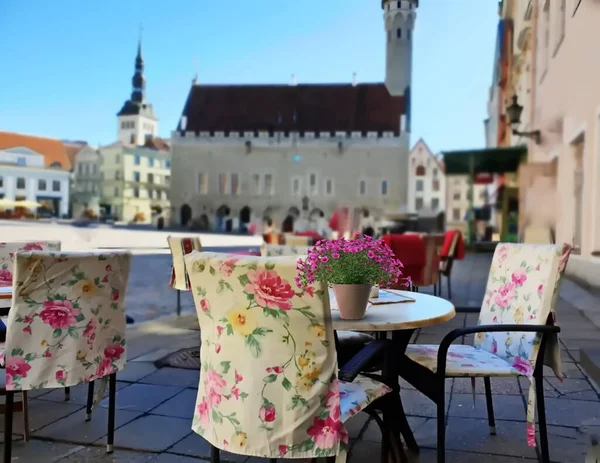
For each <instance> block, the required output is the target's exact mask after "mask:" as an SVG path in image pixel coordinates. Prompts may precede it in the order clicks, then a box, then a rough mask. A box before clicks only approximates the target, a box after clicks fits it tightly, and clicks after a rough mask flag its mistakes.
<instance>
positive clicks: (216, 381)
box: [204, 369, 227, 407]
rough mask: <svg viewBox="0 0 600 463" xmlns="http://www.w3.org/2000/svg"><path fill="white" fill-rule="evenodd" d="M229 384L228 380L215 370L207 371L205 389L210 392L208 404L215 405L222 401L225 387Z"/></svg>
mask: <svg viewBox="0 0 600 463" xmlns="http://www.w3.org/2000/svg"><path fill="white" fill-rule="evenodd" d="M226 386H227V382H226V381H225V380H224V379H223V377H222V376H221V375H220V374H219V373H217V372H216V371H215V370H212V369H211V370H208V371H207V372H206V379H205V380H204V390H205V392H206V393H207V394H208V405H209V406H210V407H213V406H215V405H219V404H220V403H221V399H222V396H223V389H224V388H225V387H226Z"/></svg>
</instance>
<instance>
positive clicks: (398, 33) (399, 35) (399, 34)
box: [396, 28, 402, 39]
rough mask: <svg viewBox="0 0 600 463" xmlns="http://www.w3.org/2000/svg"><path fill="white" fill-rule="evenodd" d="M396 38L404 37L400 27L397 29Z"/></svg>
mask: <svg viewBox="0 0 600 463" xmlns="http://www.w3.org/2000/svg"><path fill="white" fill-rule="evenodd" d="M396 38H397V39H401V38H402V29H400V28H398V29H396Z"/></svg>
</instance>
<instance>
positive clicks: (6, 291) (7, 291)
mask: <svg viewBox="0 0 600 463" xmlns="http://www.w3.org/2000/svg"><path fill="white" fill-rule="evenodd" d="M0 299H12V286H0Z"/></svg>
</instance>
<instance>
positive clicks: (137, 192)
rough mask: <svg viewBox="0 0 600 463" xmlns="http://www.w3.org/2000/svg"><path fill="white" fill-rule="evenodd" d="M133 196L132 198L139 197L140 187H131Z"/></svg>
mask: <svg viewBox="0 0 600 463" xmlns="http://www.w3.org/2000/svg"><path fill="white" fill-rule="evenodd" d="M133 197H134V198H139V197H140V189H139V188H134V189H133Z"/></svg>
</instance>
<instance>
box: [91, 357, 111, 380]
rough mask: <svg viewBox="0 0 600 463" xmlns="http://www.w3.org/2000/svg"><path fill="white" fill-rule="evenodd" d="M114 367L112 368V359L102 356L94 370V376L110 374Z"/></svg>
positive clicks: (99, 376)
mask: <svg viewBox="0 0 600 463" xmlns="http://www.w3.org/2000/svg"><path fill="white" fill-rule="evenodd" d="M114 371H115V369H114V368H113V365H112V361H111V360H110V359H109V358H104V359H102V360H101V361H100V364H99V365H98V369H97V370H96V376H97V377H98V378H102V377H104V376H108V375H112V374H113V373H114Z"/></svg>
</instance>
